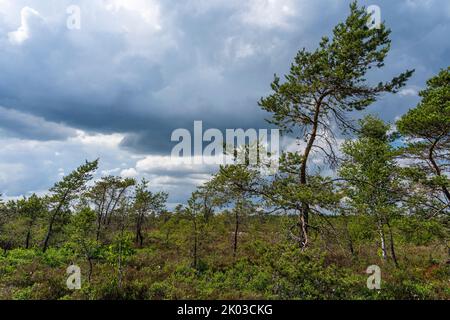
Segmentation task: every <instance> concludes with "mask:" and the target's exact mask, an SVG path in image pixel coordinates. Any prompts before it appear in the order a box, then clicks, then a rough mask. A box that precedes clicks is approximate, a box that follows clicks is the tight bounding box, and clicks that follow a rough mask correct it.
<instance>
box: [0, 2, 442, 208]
mask: <svg viewBox="0 0 450 320" xmlns="http://www.w3.org/2000/svg"><path fill="white" fill-rule="evenodd" d="M348 4H349V1H346V0H185V1H174V0H164V1H159V0H67V1H66V0H0V193H1V194H3V196H4V197H10V198H14V197H20V196H24V195H29V194H31V193H33V192H34V193H38V194H42V193H45V191H46V190H48V188H50V187H51V186H52V185H53V184H54V183H55V182H56V181H58V180H59V179H61V177H62V176H64V175H65V174H68V173H69V172H70V171H71V170H73V169H75V168H76V167H77V166H78V165H80V164H81V163H83V162H84V161H85V160H86V159H87V160H93V159H96V158H100V166H99V170H98V172H97V174H96V178H99V177H101V176H103V175H110V174H113V175H121V176H123V177H135V178H141V177H146V178H147V179H148V180H150V183H151V187H152V188H153V189H155V190H164V191H167V192H169V193H170V198H169V202H170V204H172V205H174V204H176V203H182V202H184V201H185V200H186V199H187V197H188V196H189V194H190V192H192V190H193V189H194V188H195V186H197V185H199V184H201V183H203V182H205V181H206V180H207V179H208V177H209V175H210V174H211V173H212V172H214V170H215V169H216V167H215V166H211V165H208V166H207V165H190V164H184V165H180V164H175V163H173V162H172V161H171V159H170V152H171V149H172V147H173V146H174V145H175V144H176V143H174V142H171V140H170V137H171V133H172V132H173V130H175V129H177V128H186V129H188V130H191V131H192V130H193V122H194V120H202V121H203V126H204V128H205V129H207V128H219V129H221V130H223V129H226V128H244V129H248V128H268V124H267V123H266V121H265V119H266V118H269V117H270V115H268V114H266V113H264V112H263V111H262V110H261V109H260V108H259V107H258V104H257V102H258V100H259V99H260V98H261V97H263V96H266V95H268V94H269V93H270V82H271V81H272V80H273V75H274V74H275V73H276V74H279V75H283V74H285V73H286V72H287V71H288V69H289V66H290V64H291V62H292V60H293V57H294V56H295V54H296V52H297V51H298V50H300V49H302V48H307V49H308V50H314V49H315V48H316V47H317V45H318V43H319V41H320V39H321V37H322V36H325V35H330V32H331V30H332V28H333V26H334V25H336V24H337V23H338V22H340V21H342V20H344V19H345V17H346V15H347V14H348ZM360 4H362V5H365V6H369V5H378V6H379V7H380V9H381V17H382V20H384V21H385V22H386V24H387V25H388V27H390V28H391V29H392V35H391V38H392V49H391V52H390V54H389V57H388V58H387V60H386V66H385V68H384V69H383V70H382V72H378V73H375V74H372V75H369V79H372V80H374V81H376V80H382V79H384V80H389V79H390V78H392V77H393V76H396V75H398V74H399V73H401V72H403V71H405V70H406V69H416V72H415V74H414V76H413V77H412V78H411V79H410V81H409V82H408V84H407V86H406V87H405V88H403V89H402V91H400V92H399V93H398V94H396V95H385V96H382V97H381V99H380V100H379V101H378V102H376V103H375V104H374V105H372V106H370V107H369V108H368V109H367V112H370V113H375V114H378V115H379V116H380V117H381V118H382V119H384V120H386V121H390V122H391V123H393V122H394V121H395V119H397V118H398V117H399V116H401V115H402V114H403V113H405V112H406V111H407V110H408V109H409V108H412V107H414V106H415V105H416V104H417V102H418V101H419V98H418V92H419V91H420V90H421V89H422V88H424V85H425V82H426V80H427V79H428V78H430V77H432V76H433V75H435V74H436V73H438V72H439V70H440V69H442V68H446V67H447V66H448V65H449V60H450V59H449V58H450V41H449V39H450V38H449V35H450V1H448V0H396V1H389V0H386V1H360ZM72 5H75V6H77V8H79V10H80V11H79V13H80V15H79V17H80V19H79V25H75V26H79V28H74V24H70V23H69V24H68V20H69V22H73V21H74V20H73V19H72V18H73V17H74V16H73V13H74V11H70V10H69V12H68V11H67V10H68V8H69V7H70V6H72ZM77 21H78V20H77Z"/></svg>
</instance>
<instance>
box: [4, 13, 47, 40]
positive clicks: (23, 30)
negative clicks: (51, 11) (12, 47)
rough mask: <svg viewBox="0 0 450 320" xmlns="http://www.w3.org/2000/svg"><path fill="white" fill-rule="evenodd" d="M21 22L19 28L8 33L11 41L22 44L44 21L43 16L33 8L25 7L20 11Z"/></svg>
mask: <svg viewBox="0 0 450 320" xmlns="http://www.w3.org/2000/svg"><path fill="white" fill-rule="evenodd" d="M20 17H21V24H20V27H19V29H17V30H16V31H13V32H10V33H8V38H9V41H10V42H12V43H14V44H21V43H23V42H24V41H26V40H27V39H28V38H30V37H31V33H32V32H33V29H35V28H37V27H38V26H39V25H41V24H42V23H43V18H42V16H41V15H40V14H39V12H37V11H36V10H34V9H33V8H30V7H24V8H23V9H22V11H21V12H20Z"/></svg>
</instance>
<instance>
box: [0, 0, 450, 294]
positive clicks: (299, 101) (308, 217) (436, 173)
mask: <svg viewBox="0 0 450 320" xmlns="http://www.w3.org/2000/svg"><path fill="white" fill-rule="evenodd" d="M367 19H368V14H367V13H366V11H365V8H360V7H358V5H357V4H356V3H353V4H352V5H351V6H350V14H349V16H348V17H347V19H346V20H345V21H344V22H342V23H339V24H338V25H337V26H336V27H335V28H334V30H333V32H332V36H331V37H324V38H322V40H321V41H320V44H319V46H318V48H317V49H316V50H314V51H311V52H310V51H307V50H305V49H303V50H301V51H299V53H298V54H297V56H296V57H295V60H294V62H293V63H292V66H291V69H290V72H289V73H288V74H287V75H286V76H285V77H284V78H283V79H281V78H280V77H278V76H275V79H274V81H273V83H272V85H271V88H272V92H271V94H270V95H268V96H267V97H264V98H262V99H261V100H260V102H259V105H260V107H261V108H262V109H264V110H266V111H267V112H268V113H270V114H271V117H270V119H269V121H270V122H271V123H272V124H273V125H275V126H277V127H278V128H280V130H281V131H282V133H283V134H286V135H290V136H291V137H295V138H297V139H298V141H299V148H298V150H297V151H292V152H288V151H285V152H283V153H282V154H281V157H280V163H279V168H278V170H277V172H271V171H270V170H264V168H265V167H266V166H268V165H269V164H268V163H266V162H265V160H264V159H259V161H258V163H257V165H253V164H250V161H248V159H245V158H246V157H244V161H240V162H238V163H235V164H232V165H224V166H221V167H220V169H219V170H218V172H217V173H216V174H214V175H213V176H212V177H211V179H210V180H209V181H208V182H207V183H205V184H204V185H202V186H199V188H198V189H197V190H196V191H195V192H194V193H193V194H192V196H191V198H190V199H189V201H188V202H187V203H186V204H185V205H179V206H178V207H176V208H175V209H174V210H167V208H166V202H167V197H168V194H166V193H165V192H162V191H161V192H152V191H150V189H149V185H150V184H151V181H146V180H142V181H136V180H134V179H129V178H127V179H124V178H122V177H116V176H106V177H102V178H100V179H97V180H94V179H93V177H94V173H95V170H96V169H97V167H98V160H95V161H92V162H86V163H85V164H83V165H81V166H80V167H78V168H77V169H75V170H74V171H73V172H72V173H70V174H69V175H67V176H65V177H64V178H62V180H61V181H59V182H57V183H56V184H55V185H54V186H53V187H52V188H51V189H50V190H49V192H48V193H47V194H46V195H44V196H37V195H31V196H29V197H24V198H22V199H19V200H14V201H13V200H10V201H3V202H0V247H1V249H2V251H1V252H0V298H2V299H449V298H450V286H449V285H450V282H449V281H450V219H449V217H450V68H449V67H446V68H444V69H442V70H441V71H440V72H439V73H438V74H436V75H435V76H434V77H433V78H431V79H430V80H429V81H428V82H427V85H426V88H425V89H424V90H423V91H421V93H420V98H421V100H420V102H419V104H418V105H417V106H416V107H414V108H412V109H410V111H408V112H407V113H406V114H405V115H403V116H402V117H401V118H400V119H399V120H398V121H397V122H396V123H395V124H394V125H393V124H387V123H385V122H383V121H382V120H380V119H379V118H377V117H376V116H374V115H367V112H365V116H364V117H363V116H358V114H359V113H361V112H362V111H363V110H365V109H366V108H367V107H369V106H370V105H371V104H372V103H374V102H375V101H376V100H377V99H378V98H380V97H381V95H382V94H395V93H396V92H397V91H398V90H399V89H400V88H402V87H403V86H404V85H405V84H406V82H407V80H408V79H409V78H410V77H411V76H412V74H413V71H405V73H402V74H400V75H398V76H396V77H394V78H393V79H388V80H387V81H385V82H379V83H378V84H376V85H372V84H370V83H369V81H367V80H366V77H368V76H369V74H370V73H372V72H377V71H378V70H379V69H381V68H383V66H384V60H385V58H386V57H387V55H388V53H389V49H390V40H389V34H390V30H389V29H388V28H387V27H386V26H385V25H384V24H382V25H381V26H380V28H368V27H367V26H366V24H367ZM378 74H380V73H378ZM393 107H394V106H393ZM412 107H413V106H412ZM355 118H361V120H358V121H352V120H351V119H355ZM341 137H345V138H346V141H345V142H344V143H343V144H339V143H338V141H339V140H340V139H341ZM338 138H339V139H338ZM248 150H249V149H248V148H247V149H244V153H246V154H247V155H248V153H247V152H248ZM72 264H75V265H78V266H80V268H81V271H82V286H81V289H80V290H69V289H68V288H67V286H66V280H67V277H68V275H67V274H66V269H67V267H68V266H69V265H72ZM370 265H378V266H379V267H380V268H381V276H382V280H381V289H380V290H369V289H368V288H367V286H366V281H367V277H368V274H366V269H367V267H368V266H370Z"/></svg>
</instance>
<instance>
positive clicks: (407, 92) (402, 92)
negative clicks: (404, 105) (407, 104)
mask: <svg viewBox="0 0 450 320" xmlns="http://www.w3.org/2000/svg"><path fill="white" fill-rule="evenodd" d="M398 94H399V95H401V96H402V97H407V96H412V97H414V96H417V95H419V93H418V92H417V90H416V89H414V88H405V89H401V90H400V91H399V92H398Z"/></svg>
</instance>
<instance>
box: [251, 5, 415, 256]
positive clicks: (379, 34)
mask: <svg viewBox="0 0 450 320" xmlns="http://www.w3.org/2000/svg"><path fill="white" fill-rule="evenodd" d="M369 19H370V15H369V14H368V13H367V12H366V9H365V8H364V7H358V5H357V3H356V2H353V3H352V4H351V5H350V15H349V16H348V17H347V19H346V21H345V22H343V23H339V24H338V25H337V26H336V27H335V28H334V30H333V36H332V38H331V39H330V38H328V37H324V38H322V41H321V42H320V45H319V48H318V49H316V50H315V51H313V52H309V51H307V50H306V49H303V50H300V51H299V52H298V54H297V56H296V57H295V61H294V63H293V64H292V66H291V69H290V72H289V74H287V75H286V76H285V81H284V82H283V83H281V82H280V78H279V77H278V76H276V75H275V79H274V81H273V82H272V85H271V87H272V90H273V93H272V94H270V95H269V96H267V97H265V98H262V99H261V101H260V102H259V105H260V106H261V108H262V109H264V110H266V111H268V112H270V113H272V118H271V119H270V120H269V122H271V123H273V124H275V125H277V126H278V127H279V128H280V129H281V130H282V132H283V133H284V134H290V133H296V134H299V138H300V139H302V140H304V142H305V147H304V149H303V150H301V151H300V152H299V153H297V154H293V155H292V154H291V155H289V154H288V155H287V156H288V157H286V158H293V159H297V163H296V164H295V166H294V168H295V169H296V175H297V179H298V186H299V189H300V190H302V189H304V188H305V187H306V188H307V187H308V183H309V176H308V165H309V162H310V161H309V160H310V158H311V155H312V153H313V151H314V150H317V151H320V152H323V153H324V154H325V157H326V159H327V160H329V161H330V162H331V163H333V160H335V159H334V158H335V153H334V146H335V145H336V143H335V141H334V135H335V132H334V131H333V127H335V126H337V127H338V128H339V129H340V130H344V131H347V130H350V131H351V130H353V126H352V124H351V122H350V121H348V120H347V117H346V114H347V113H349V112H352V111H355V110H358V111H360V110H363V109H365V108H366V107H367V106H369V105H370V104H372V103H373V102H375V101H376V99H377V98H378V97H379V95H380V94H382V93H385V92H394V93H395V92H396V91H398V90H399V88H401V87H402V86H404V84H405V83H406V81H407V80H408V78H409V77H410V76H411V75H412V73H413V72H414V71H413V70H411V71H406V72H405V73H402V74H400V75H399V76H397V77H394V78H393V79H392V80H390V81H388V82H380V83H378V84H377V85H371V84H369V83H368V82H367V80H366V74H367V72H368V71H369V70H370V69H378V68H381V67H383V66H384V60H385V58H386V56H387V54H388V52H389V50H390V43H391V41H390V39H389V34H390V30H389V29H387V28H386V26H385V24H384V23H382V24H381V25H380V26H379V28H369V27H368V25H367V24H368V20H369ZM288 173H289V175H292V170H288ZM281 198H282V197H281ZM298 199H299V200H298V201H297V202H298V203H296V204H292V205H291V208H292V209H294V210H296V211H298V213H299V221H298V228H297V230H298V237H296V239H298V242H299V244H300V246H301V247H302V248H305V247H306V246H307V244H308V219H309V214H310V212H311V211H312V210H311V209H312V208H311V203H310V202H309V201H308V200H307V197H304V196H301V197H298ZM283 205H284V206H285V204H283Z"/></svg>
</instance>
